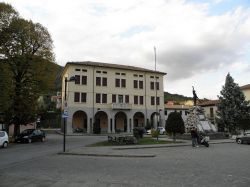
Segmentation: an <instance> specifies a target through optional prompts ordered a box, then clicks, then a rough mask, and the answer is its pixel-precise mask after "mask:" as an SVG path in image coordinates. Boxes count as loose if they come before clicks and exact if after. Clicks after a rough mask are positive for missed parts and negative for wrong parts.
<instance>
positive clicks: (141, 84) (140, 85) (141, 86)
mask: <svg viewBox="0 0 250 187" xmlns="http://www.w3.org/2000/svg"><path fill="white" fill-rule="evenodd" d="M139 88H140V89H143V81H139Z"/></svg>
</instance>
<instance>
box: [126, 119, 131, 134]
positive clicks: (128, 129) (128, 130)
mask: <svg viewBox="0 0 250 187" xmlns="http://www.w3.org/2000/svg"><path fill="white" fill-rule="evenodd" d="M130 121H131V120H130V119H129V121H128V122H127V132H130Z"/></svg>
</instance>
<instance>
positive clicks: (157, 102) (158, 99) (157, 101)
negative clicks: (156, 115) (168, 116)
mask: <svg viewBox="0 0 250 187" xmlns="http://www.w3.org/2000/svg"><path fill="white" fill-rule="evenodd" d="M156 104H157V105H160V97H157V98H156Z"/></svg>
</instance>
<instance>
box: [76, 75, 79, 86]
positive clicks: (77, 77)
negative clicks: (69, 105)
mask: <svg viewBox="0 0 250 187" xmlns="http://www.w3.org/2000/svg"><path fill="white" fill-rule="evenodd" d="M75 84H80V75H75Z"/></svg>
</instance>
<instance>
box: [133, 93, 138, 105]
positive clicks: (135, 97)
mask: <svg viewBox="0 0 250 187" xmlns="http://www.w3.org/2000/svg"><path fill="white" fill-rule="evenodd" d="M134 104H135V105H138V96H137V95H135V96H134Z"/></svg>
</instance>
